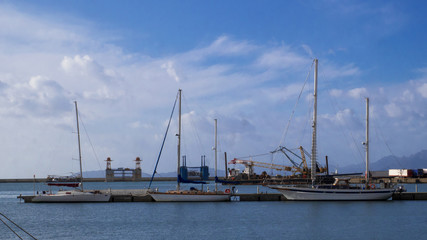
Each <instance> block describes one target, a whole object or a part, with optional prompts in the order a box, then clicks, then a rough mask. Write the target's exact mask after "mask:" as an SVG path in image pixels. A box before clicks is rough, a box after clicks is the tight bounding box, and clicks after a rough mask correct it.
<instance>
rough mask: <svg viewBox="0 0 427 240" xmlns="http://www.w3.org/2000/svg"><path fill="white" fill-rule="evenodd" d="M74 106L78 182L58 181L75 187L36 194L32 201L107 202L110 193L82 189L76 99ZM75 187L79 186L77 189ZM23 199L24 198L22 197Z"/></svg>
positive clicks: (62, 184)
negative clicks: (52, 192) (77, 147)
mask: <svg viewBox="0 0 427 240" xmlns="http://www.w3.org/2000/svg"><path fill="white" fill-rule="evenodd" d="M74 105H75V107H76V120H77V138H78V146H79V162H80V183H58V184H53V185H56V186H65V187H75V189H73V190H60V191H58V192H57V193H55V194H50V193H45V194H38V195H36V196H34V197H33V198H32V199H31V202H33V203H71V202H109V201H110V198H111V195H110V194H106V193H101V192H100V191H97V190H95V191H84V189H83V170H82V154H81V148H80V129H79V114H78V110H77V101H74ZM77 187H80V189H78V188H77ZM24 199H25V198H24Z"/></svg>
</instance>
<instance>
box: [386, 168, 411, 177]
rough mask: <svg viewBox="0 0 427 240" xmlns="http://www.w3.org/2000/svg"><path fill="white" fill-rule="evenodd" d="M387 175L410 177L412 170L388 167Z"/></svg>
mask: <svg viewBox="0 0 427 240" xmlns="http://www.w3.org/2000/svg"><path fill="white" fill-rule="evenodd" d="M388 175H389V176H390V177H412V170H410V169H389V170H388Z"/></svg>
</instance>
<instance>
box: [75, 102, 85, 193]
mask: <svg viewBox="0 0 427 240" xmlns="http://www.w3.org/2000/svg"><path fill="white" fill-rule="evenodd" d="M74 105H75V106H76V120H77V140H78V143H79V162H80V187H81V188H82V192H83V170H82V150H81V148H80V128H79V111H78V110H77V101H74Z"/></svg>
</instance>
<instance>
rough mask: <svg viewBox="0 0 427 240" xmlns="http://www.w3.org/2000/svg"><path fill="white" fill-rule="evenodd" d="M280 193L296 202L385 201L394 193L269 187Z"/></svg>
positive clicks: (371, 190)
mask: <svg viewBox="0 0 427 240" xmlns="http://www.w3.org/2000/svg"><path fill="white" fill-rule="evenodd" d="M270 188H272V189H276V190H277V191H279V192H280V193H282V194H283V195H284V196H285V197H286V199H287V200H296V201H374V200H387V199H389V198H390V197H391V196H392V195H393V192H394V191H395V190H394V189H392V188H387V189H368V190H362V189H321V188H304V187H288V186H270Z"/></svg>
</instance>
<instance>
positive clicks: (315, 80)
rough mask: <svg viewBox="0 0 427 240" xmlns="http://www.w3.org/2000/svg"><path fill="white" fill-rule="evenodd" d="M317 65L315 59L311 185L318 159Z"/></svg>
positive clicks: (313, 180) (314, 178)
mask: <svg viewBox="0 0 427 240" xmlns="http://www.w3.org/2000/svg"><path fill="white" fill-rule="evenodd" d="M317 64H318V59H317V58H315V59H314V90H313V92H314V94H313V97H314V104H313V105H314V107H313V108H314V109H313V136H312V142H311V184H312V186H314V182H315V181H316V157H317Z"/></svg>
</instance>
